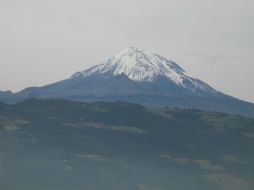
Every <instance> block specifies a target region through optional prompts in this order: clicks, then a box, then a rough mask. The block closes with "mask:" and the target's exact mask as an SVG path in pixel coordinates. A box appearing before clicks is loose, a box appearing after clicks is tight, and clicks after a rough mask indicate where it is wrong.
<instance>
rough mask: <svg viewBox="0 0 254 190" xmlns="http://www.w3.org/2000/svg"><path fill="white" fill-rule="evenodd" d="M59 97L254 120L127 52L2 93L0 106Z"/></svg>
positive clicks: (196, 84)
mask: <svg viewBox="0 0 254 190" xmlns="http://www.w3.org/2000/svg"><path fill="white" fill-rule="evenodd" d="M27 98H41V99H47V98H62V99H68V100H76V101H117V100H121V101H127V102H132V103H138V104H143V105H149V106H151V105H152V106H165V105H167V106H170V107H178V108H196V109H202V110H206V111H217V112H227V113H233V114H241V115H245V116H252V117H254V104H252V103H249V102H245V101H242V100H239V99H236V98H233V97H231V96H228V95H225V94H223V93H222V92H219V91H217V90H216V89H214V88H212V87H211V86H209V85H208V84H206V83H205V82H203V81H201V80H199V79H196V78H194V77H192V76H190V75H189V74H188V73H186V72H185V71H184V69H182V68H181V67H180V66H179V65H177V64H176V63H175V62H173V61H171V60H169V59H167V58H164V57H162V56H160V55H158V54H156V53H151V52H148V51H145V50H140V49H137V48H135V47H130V48H127V49H125V50H124V51H122V52H121V53H119V54H118V55H116V56H113V57H112V58H110V59H108V60H107V61H105V62H104V63H103V64H100V65H95V66H93V67H91V68H89V69H87V70H85V71H81V72H77V73H75V74H74V75H72V76H71V77H70V78H68V79H66V80H63V81H59V82H57V83H53V84H49V85H46V86H43V87H37V88H36V87H32V88H27V89H24V90H22V91H20V92H18V93H11V92H10V91H7V92H0V101H4V102H7V103H15V102H19V101H23V100H25V99H27Z"/></svg>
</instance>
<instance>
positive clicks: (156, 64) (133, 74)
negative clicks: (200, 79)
mask: <svg viewBox="0 0 254 190" xmlns="http://www.w3.org/2000/svg"><path fill="white" fill-rule="evenodd" d="M95 73H102V74H105V73H111V74H112V75H114V76H117V75H121V74H125V75H126V76H128V78H129V79H131V80H135V81H152V80H154V79H155V78H156V77H158V76H166V77H168V78H170V79H171V80H172V81H174V82H175V83H176V84H178V85H179V84H181V83H182V80H183V78H184V77H185V75H186V73H185V72H184V70H183V69H182V68H181V67H179V66H178V65H177V64H176V63H174V62H173V61H171V60H168V59H166V58H164V57H162V56H160V55H157V54H155V53H151V52H148V51H145V50H140V49H138V48H136V47H129V48H127V49H125V50H123V51H122V52H120V53H119V54H118V55H116V56H114V57H112V58H110V59H108V60H107V61H106V62H104V63H103V64H100V65H96V66H94V67H92V68H90V69H88V70H85V71H83V72H79V73H76V74H75V75H74V76H73V77H75V76H80V75H82V76H84V77H85V76H89V75H92V74H95Z"/></svg>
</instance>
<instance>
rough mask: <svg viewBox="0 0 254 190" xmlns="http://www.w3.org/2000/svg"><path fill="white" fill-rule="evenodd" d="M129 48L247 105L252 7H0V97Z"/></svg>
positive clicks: (152, 0)
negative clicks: (153, 55) (156, 56)
mask: <svg viewBox="0 0 254 190" xmlns="http://www.w3.org/2000/svg"><path fill="white" fill-rule="evenodd" d="M132 45H133V46H137V47H139V48H141V49H147V50H152V51H155V52H157V53H159V54H161V55H163V56H165V57H167V58H170V59H172V60H174V61H176V62H177V63H178V64H179V65H181V66H182V67H183V68H184V69H185V70H186V71H187V72H188V73H190V74H191V75H193V76H195V77H198V78H200V79H201V80H203V81H205V82H207V83H208V84H210V85H212V86H213V87H215V88H217V89H218V90H221V91H223V92H225V93H228V94H230V95H233V96H236V97H239V98H242V99H245V100H249V101H252V102H254V85H253V83H254V74H253V72H254V54H253V53H254V1H253V0H22V1H20V0H0V90H7V89H11V90H15V91H17V90H21V89H23V88H25V87H29V86H41V85H45V84H48V83H51V82H55V81H58V80H61V79H64V78H67V77H69V76H70V75H71V74H73V73H74V72H76V71H79V70H84V69H86V68H88V67H89V66H91V65H94V64H99V63H101V62H102V61H104V60H105V59H107V58H108V57H110V56H113V55H115V54H116V53H118V52H119V51H121V50H122V49H124V48H126V47H128V46H132Z"/></svg>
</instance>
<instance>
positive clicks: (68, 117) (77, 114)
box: [0, 99, 254, 190]
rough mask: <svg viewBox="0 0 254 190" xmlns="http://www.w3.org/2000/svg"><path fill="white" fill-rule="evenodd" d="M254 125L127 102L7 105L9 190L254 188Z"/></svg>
mask: <svg viewBox="0 0 254 190" xmlns="http://www.w3.org/2000/svg"><path fill="white" fill-rule="evenodd" d="M253 126H254V120H253V119H249V118H245V117H240V116H233V115H227V114H219V113H212V112H200V111H197V110H180V109H170V108H146V107H143V106H140V105H135V104H129V103H124V102H114V103H79V102H69V101H63V100H36V99H31V100H27V101H24V102H20V103H18V104H14V105H5V106H0V187H1V189H7V190H34V189H38V190H53V189H54V190H60V189H61V190H70V189H71V190H74V189H75V190H82V189H89V190H101V189H119V190H130V189H132V190H168V189H173V190H204V189H206V190H229V189H230V190H239V189H241V190H252V189H253V188H254V183H253V178H254V173H253V171H254V165H253V159H254V149H253V146H254V128H253Z"/></svg>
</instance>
